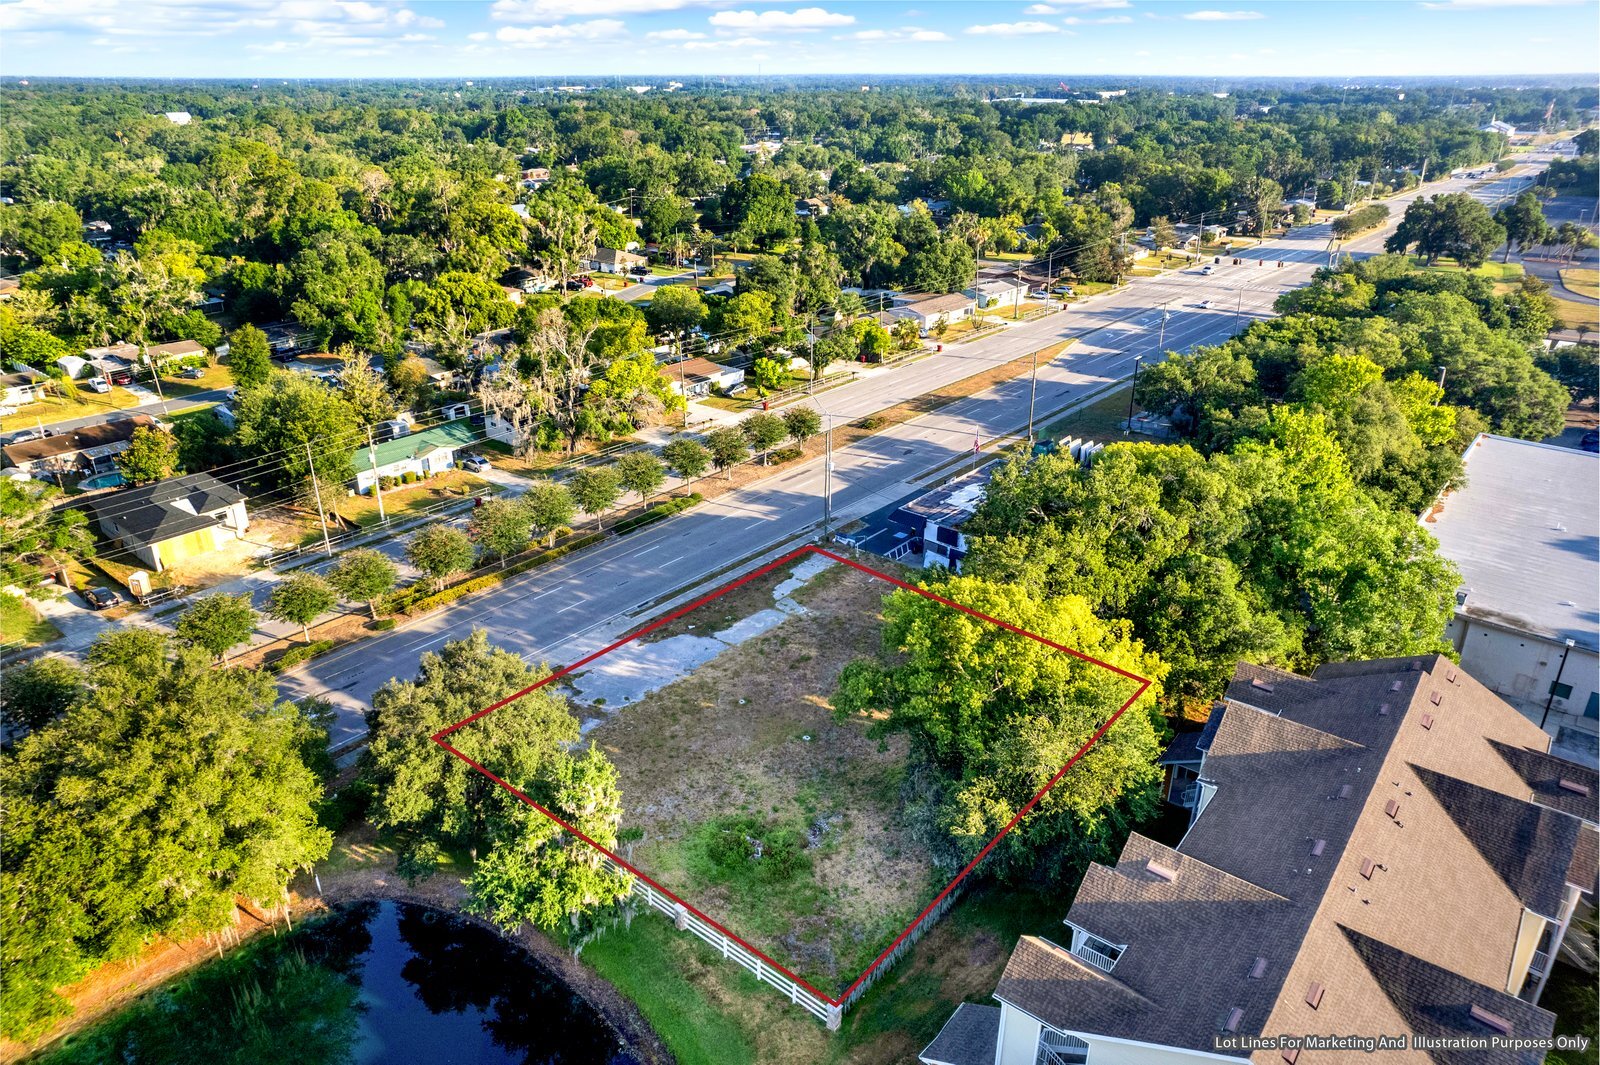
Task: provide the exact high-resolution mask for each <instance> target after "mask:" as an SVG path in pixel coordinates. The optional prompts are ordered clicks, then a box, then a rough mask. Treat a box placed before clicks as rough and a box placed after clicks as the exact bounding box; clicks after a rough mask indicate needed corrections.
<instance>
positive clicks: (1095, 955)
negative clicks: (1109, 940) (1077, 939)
mask: <svg viewBox="0 0 1600 1065" xmlns="http://www.w3.org/2000/svg"><path fill="white" fill-rule="evenodd" d="M1072 954H1073V957H1075V958H1077V959H1078V960H1079V961H1086V962H1088V963H1089V964H1090V965H1093V966H1094V967H1095V968H1096V969H1100V970H1102V971H1104V972H1110V971H1111V970H1112V968H1113V967H1114V966H1115V965H1116V964H1117V959H1116V958H1113V957H1112V956H1111V955H1109V954H1106V953H1105V952H1103V951H1099V950H1095V949H1094V948H1093V947H1091V946H1089V945H1088V944H1087V943H1084V944H1080V945H1079V946H1078V947H1076V948H1074V949H1073V951H1072Z"/></svg>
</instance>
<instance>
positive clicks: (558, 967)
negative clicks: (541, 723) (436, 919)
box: [305, 876, 677, 1065]
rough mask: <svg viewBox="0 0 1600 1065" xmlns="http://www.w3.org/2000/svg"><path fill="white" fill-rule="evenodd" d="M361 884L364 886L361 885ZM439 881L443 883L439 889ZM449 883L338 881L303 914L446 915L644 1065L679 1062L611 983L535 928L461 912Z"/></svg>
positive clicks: (460, 892)
mask: <svg viewBox="0 0 1600 1065" xmlns="http://www.w3.org/2000/svg"><path fill="white" fill-rule="evenodd" d="M363 879H366V880H367V882H366V883H363V882H362V880H363ZM438 881H446V883H445V884H443V885H439V884H437V882H438ZM448 881H449V878H448V877H444V876H436V877H430V878H429V879H428V880H425V881H422V882H420V883H418V884H416V885H415V886H412V885H408V884H406V882H405V881H404V880H403V879H396V880H390V879H388V878H387V877H382V876H379V877H371V878H346V877H340V878H339V879H338V881H337V882H335V883H333V884H324V885H323V893H322V895H321V897H320V898H319V897H316V896H313V897H311V898H309V899H307V900H306V905H305V913H306V914H307V916H311V915H314V914H316V913H318V912H321V911H324V910H331V909H334V908H336V907H340V906H346V905H350V904H353V903H357V902H403V903H410V904H412V905H416V906H425V907H427V908H429V909H432V910H437V911H439V912H441V913H448V914H449V915H450V916H451V917H453V918H455V919H456V920H458V921H462V922H464V923H466V924H470V925H473V926H475V927H477V928H481V929H483V930H484V931H487V932H489V933H491V934H493V935H494V936H496V937H498V938H499V939H501V940H503V941H505V942H506V943H509V944H511V945H512V946H513V947H515V948H517V949H518V950H520V951H522V952H523V953H525V954H527V955H528V956H529V957H531V958H532V959H533V960H534V962H536V963H537V964H538V966H539V967H540V968H542V969H544V970H545V971H547V972H548V973H549V974H550V975H551V977H552V978H553V979H555V980H556V981H558V982H560V983H561V984H562V985H564V986H565V987H567V988H568V989H569V990H570V991H571V992H572V993H573V994H574V995H576V996H578V997H579V998H581V999H582V1000H583V1001H584V1003H585V1004H587V1005H588V1006H589V1008H590V1009H592V1010H594V1012H595V1013H596V1014H597V1015H598V1016H599V1017H600V1019H601V1020H602V1021H604V1022H605V1024H606V1027H608V1028H609V1029H611V1032H612V1034H613V1035H615V1036H616V1037H617V1040H618V1042H620V1043H622V1044H623V1046H624V1047H625V1048H626V1049H627V1050H628V1051H629V1052H630V1053H632V1054H633V1055H634V1056H635V1057H637V1058H638V1059H639V1060H640V1062H642V1063H643V1065H675V1063H676V1061H677V1059H676V1058H674V1057H673V1056H672V1052H671V1051H670V1050H668V1049H667V1046H666V1044H665V1043H663V1042H662V1041H661V1037H660V1036H658V1035H657V1034H656V1032H655V1029H653V1028H651V1027H650V1024H649V1022H648V1021H646V1020H645V1019H644V1014H642V1013H641V1012H640V1011H639V1008H638V1007H637V1006H635V1005H634V1004H633V1001H632V1000H631V999H629V998H627V997H626V996H625V995H623V994H622V992H620V991H618V990H617V989H616V987H614V986H613V985H612V984H611V983H610V981H608V980H606V979H605V978H603V977H602V976H600V974H599V973H596V972H595V971H594V970H593V969H591V968H589V967H588V966H587V965H584V964H583V963H582V962H581V961H580V960H578V959H576V958H574V957H573V956H572V953H571V952H570V951H568V950H566V949H565V948H563V947H561V946H558V945H557V944H556V943H555V942H553V941H552V940H551V939H550V938H549V937H548V936H546V935H544V934H543V933H541V932H539V931H537V930H535V929H532V928H529V927H526V926H524V927H523V929H522V930H521V931H520V932H518V933H516V934H511V933H508V932H506V931H505V930H504V929H502V928H500V927H499V926H498V925H496V924H495V923H494V922H492V921H489V920H486V919H485V918H482V917H479V916H476V915H475V914H470V913H466V912H464V911H463V910H462V908H461V903H462V902H463V901H464V900H465V897H466V895H465V891H464V889H461V887H460V885H459V883H457V884H455V887H456V889H457V890H454V891H452V890H451V885H450V884H449V883H448ZM435 887H442V888H443V890H442V891H440V890H429V889H430V888H435Z"/></svg>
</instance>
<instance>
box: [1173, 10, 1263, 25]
mask: <svg viewBox="0 0 1600 1065" xmlns="http://www.w3.org/2000/svg"><path fill="white" fill-rule="evenodd" d="M1183 17H1184V18H1186V19H1188V20H1189V21H1190V22H1250V21H1253V20H1254V19H1258V18H1266V17H1267V16H1265V15H1263V14H1262V13H1261V12H1259V11H1191V12H1189V13H1188V14H1186V15H1184V16H1183Z"/></svg>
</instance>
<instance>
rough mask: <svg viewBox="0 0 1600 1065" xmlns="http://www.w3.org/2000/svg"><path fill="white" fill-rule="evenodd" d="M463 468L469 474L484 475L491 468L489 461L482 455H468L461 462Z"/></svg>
mask: <svg viewBox="0 0 1600 1065" xmlns="http://www.w3.org/2000/svg"><path fill="white" fill-rule="evenodd" d="M461 468H462V469H464V470H466V471H467V472H469V473H482V472H483V471H484V470H486V469H488V468H489V460H488V459H486V458H484V457H483V456H482V455H468V456H467V457H466V458H464V459H462V460H461Z"/></svg>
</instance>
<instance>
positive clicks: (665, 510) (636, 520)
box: [611, 492, 705, 536]
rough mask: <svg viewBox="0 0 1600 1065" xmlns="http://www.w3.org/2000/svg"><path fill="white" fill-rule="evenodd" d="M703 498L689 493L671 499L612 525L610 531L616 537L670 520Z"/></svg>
mask: <svg viewBox="0 0 1600 1065" xmlns="http://www.w3.org/2000/svg"><path fill="white" fill-rule="evenodd" d="M704 498H705V497H703V496H702V495H701V494H700V493H699V492H691V493H689V494H688V495H686V496H679V497H678V498H677V499H671V500H668V501H667V502H665V503H661V504H659V505H657V506H653V507H651V508H650V509H649V510H647V511H645V512H644V513H643V514H635V515H634V516H633V517H631V518H624V519H622V520H621V521H619V522H617V523H616V524H615V525H613V526H612V527H611V529H612V531H613V532H615V533H616V534H617V535H618V536H621V535H622V534H623V533H630V532H632V531H633V530H635V529H637V528H639V527H640V526H641V525H650V524H652V523H654V522H658V521H662V520H664V519H666V518H670V517H672V515H674V514H678V513H681V512H682V511H685V510H688V509H689V508H690V507H692V506H694V505H695V504H696V503H699V502H700V501H701V500H702V499H704Z"/></svg>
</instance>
